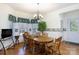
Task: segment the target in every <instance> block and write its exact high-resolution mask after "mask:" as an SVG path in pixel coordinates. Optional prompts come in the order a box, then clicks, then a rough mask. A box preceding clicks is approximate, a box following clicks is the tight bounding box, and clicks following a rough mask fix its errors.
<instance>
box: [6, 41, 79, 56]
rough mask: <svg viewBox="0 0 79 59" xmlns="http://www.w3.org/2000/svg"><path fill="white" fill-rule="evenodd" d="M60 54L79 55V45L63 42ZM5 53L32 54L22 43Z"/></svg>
mask: <svg viewBox="0 0 79 59" xmlns="http://www.w3.org/2000/svg"><path fill="white" fill-rule="evenodd" d="M60 52H61V55H79V45H75V44H70V43H65V42H63V43H62V44H61V47H60ZM6 55H32V53H30V52H29V49H27V47H26V49H25V47H23V44H19V45H16V46H15V48H9V49H7V50H6Z"/></svg>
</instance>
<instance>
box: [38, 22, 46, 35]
mask: <svg viewBox="0 0 79 59" xmlns="http://www.w3.org/2000/svg"><path fill="white" fill-rule="evenodd" d="M46 28H47V25H46V22H45V21H40V22H39V23H38V31H40V32H41V33H42V34H43V32H44V31H45V30H46Z"/></svg>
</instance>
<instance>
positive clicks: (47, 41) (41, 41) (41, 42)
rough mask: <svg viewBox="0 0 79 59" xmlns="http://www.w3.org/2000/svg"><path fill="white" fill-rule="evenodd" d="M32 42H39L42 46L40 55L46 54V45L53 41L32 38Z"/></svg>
mask: <svg viewBox="0 0 79 59" xmlns="http://www.w3.org/2000/svg"><path fill="white" fill-rule="evenodd" d="M33 40H34V41H35V42H39V43H40V44H41V45H42V49H41V53H43V54H44V53H45V54H46V51H45V48H46V44H47V43H49V42H52V41H53V39H52V38H49V37H38V38H34V39H33Z"/></svg>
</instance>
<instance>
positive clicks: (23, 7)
mask: <svg viewBox="0 0 79 59" xmlns="http://www.w3.org/2000/svg"><path fill="white" fill-rule="evenodd" d="M73 4H75V3H39V7H38V6H37V3H26V4H25V3H8V5H9V6H11V7H12V8H13V9H15V10H19V11H23V12H28V13H36V12H37V10H38V9H39V12H40V13H41V14H42V13H48V12H51V11H54V10H57V9H60V8H64V7H67V6H70V5H73Z"/></svg>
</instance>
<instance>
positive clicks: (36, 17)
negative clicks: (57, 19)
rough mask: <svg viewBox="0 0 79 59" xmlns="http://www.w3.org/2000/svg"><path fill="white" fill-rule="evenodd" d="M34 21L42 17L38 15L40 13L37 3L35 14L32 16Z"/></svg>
mask: <svg viewBox="0 0 79 59" xmlns="http://www.w3.org/2000/svg"><path fill="white" fill-rule="evenodd" d="M34 19H37V20H40V19H43V16H42V15H41V14H40V11H39V3H37V12H36V14H35V15H34Z"/></svg>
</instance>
